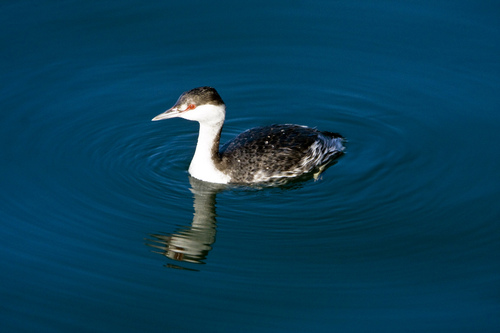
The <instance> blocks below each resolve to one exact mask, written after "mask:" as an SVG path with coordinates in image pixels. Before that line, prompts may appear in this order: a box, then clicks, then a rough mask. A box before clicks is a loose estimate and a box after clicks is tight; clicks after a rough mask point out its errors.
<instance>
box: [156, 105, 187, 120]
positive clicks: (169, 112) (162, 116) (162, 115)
mask: <svg viewBox="0 0 500 333" xmlns="http://www.w3.org/2000/svg"><path fill="white" fill-rule="evenodd" d="M180 113H181V112H180V111H179V110H178V109H177V108H176V107H175V106H173V107H171V108H170V109H168V110H167V111H165V112H163V113H160V114H159V115H157V116H156V117H154V118H153V119H151V120H152V121H157V120H163V119H169V118H175V117H178V116H179V114H180Z"/></svg>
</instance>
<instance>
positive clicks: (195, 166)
mask: <svg viewBox="0 0 500 333" xmlns="http://www.w3.org/2000/svg"><path fill="white" fill-rule="evenodd" d="M199 123H200V132H199V134H198V143H197V145H196V151H195V153H194V156H193V159H192V161H191V164H190V165H189V174H190V175H191V176H193V177H194V178H197V179H200V180H203V181H207V182H211V183H219V184H227V183H229V181H230V180H231V177H229V176H228V175H226V174H225V173H223V172H222V171H221V170H219V169H217V167H216V166H215V161H214V156H213V155H212V153H213V149H214V145H217V147H216V149H217V152H218V151H219V137H218V136H219V135H220V131H221V128H222V125H223V123H224V118H222V119H217V120H216V121H204V120H201V121H199Z"/></svg>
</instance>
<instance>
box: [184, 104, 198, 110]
mask: <svg viewBox="0 0 500 333" xmlns="http://www.w3.org/2000/svg"><path fill="white" fill-rule="evenodd" d="M194 108H196V105H194V104H189V105H188V106H187V108H186V110H185V111H188V110H193V109H194Z"/></svg>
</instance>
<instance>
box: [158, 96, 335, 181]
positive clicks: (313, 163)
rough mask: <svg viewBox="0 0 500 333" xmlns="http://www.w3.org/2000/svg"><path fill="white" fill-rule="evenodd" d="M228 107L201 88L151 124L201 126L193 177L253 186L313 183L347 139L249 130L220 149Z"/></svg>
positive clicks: (286, 128)
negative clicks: (175, 121) (302, 179)
mask: <svg viewBox="0 0 500 333" xmlns="http://www.w3.org/2000/svg"><path fill="white" fill-rule="evenodd" d="M225 115H226V105H225V104H224V102H223V101H222V98H221V97H220V96H219V94H218V93H217V91H216V90H215V89H214V88H211V87H200V88H195V89H192V90H189V91H186V92H184V93H183V94H182V95H181V96H180V97H179V99H178V100H177V103H175V105H174V106H173V107H171V108H170V109H168V110H167V111H165V112H164V113H161V114H159V115H157V116H156V117H154V118H153V121H156V120H162V119H168V118H175V117H181V118H184V119H188V120H195V121H197V122H199V123H200V132H199V135H198V144H197V145H196V150H195V153H194V157H193V160H192V161H191V164H190V165H189V173H190V174H191V176H193V177H194V178H197V179H200V180H203V181H207V182H211V183H220V184H229V183H236V184H255V183H267V182H276V181H279V180H283V179H287V178H292V177H297V176H301V175H304V174H308V173H314V174H315V175H314V176H315V178H317V176H318V175H319V174H320V173H321V172H322V171H323V170H324V168H325V167H326V166H328V165H329V164H330V162H332V161H333V160H334V159H335V158H336V157H338V156H339V155H341V154H342V151H343V150H344V146H343V145H342V142H343V141H344V139H343V137H342V136H341V135H340V134H337V133H331V132H322V131H318V130H316V129H314V128H309V127H306V126H299V125H271V126H265V127H257V128H253V129H249V130H247V131H245V132H243V133H241V134H240V135H238V136H237V137H236V138H234V139H233V140H231V141H229V142H227V143H226V144H225V145H223V146H222V148H221V149H220V150H219V141H220V135H221V131H222V126H223V124H224V119H225Z"/></svg>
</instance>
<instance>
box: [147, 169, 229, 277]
mask: <svg viewBox="0 0 500 333" xmlns="http://www.w3.org/2000/svg"><path fill="white" fill-rule="evenodd" d="M189 182H190V184H191V192H192V193H193V197H194V205H193V206H194V216H193V222H192V224H191V225H190V226H185V227H182V228H179V229H178V230H176V231H175V232H174V233H172V234H152V235H151V237H152V239H150V240H149V242H148V244H147V245H149V246H151V247H153V248H155V249H157V250H159V251H154V252H156V253H160V254H163V255H164V256H166V257H168V258H170V259H173V260H176V261H182V262H189V263H195V264H202V263H204V260H205V259H206V257H207V255H208V253H209V252H210V250H211V249H212V244H213V243H214V242H215V234H216V228H217V226H216V224H217V220H216V214H215V202H216V201H215V197H216V195H217V193H218V192H220V191H222V190H223V189H225V188H226V186H225V185H222V184H212V183H207V182H203V181H200V180H197V179H196V178H192V177H189ZM168 266H169V267H172V268H180V269H185V268H183V267H180V266H177V265H172V264H170V265H168Z"/></svg>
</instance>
